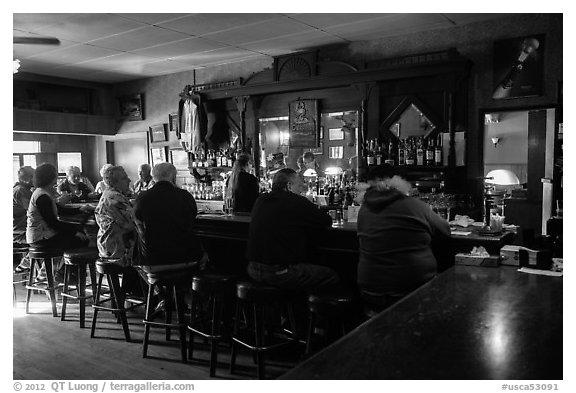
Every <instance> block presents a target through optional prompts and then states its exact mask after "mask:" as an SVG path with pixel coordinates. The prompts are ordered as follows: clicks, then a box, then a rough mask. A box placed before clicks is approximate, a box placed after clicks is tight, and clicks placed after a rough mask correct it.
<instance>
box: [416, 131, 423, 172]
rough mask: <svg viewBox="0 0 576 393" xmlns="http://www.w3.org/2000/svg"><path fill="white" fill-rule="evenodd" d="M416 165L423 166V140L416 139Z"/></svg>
mask: <svg viewBox="0 0 576 393" xmlns="http://www.w3.org/2000/svg"><path fill="white" fill-rule="evenodd" d="M416 165H418V166H423V165H424V138H423V137H420V138H418V140H417V142H416Z"/></svg>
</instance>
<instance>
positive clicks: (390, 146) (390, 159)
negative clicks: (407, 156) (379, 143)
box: [384, 138, 394, 165]
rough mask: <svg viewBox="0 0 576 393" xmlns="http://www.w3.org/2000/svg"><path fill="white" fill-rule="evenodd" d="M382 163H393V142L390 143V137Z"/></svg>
mask: <svg viewBox="0 0 576 393" xmlns="http://www.w3.org/2000/svg"><path fill="white" fill-rule="evenodd" d="M384 163H386V164H388V165H394V143H392V138H390V142H388V155H387V156H386V160H384Z"/></svg>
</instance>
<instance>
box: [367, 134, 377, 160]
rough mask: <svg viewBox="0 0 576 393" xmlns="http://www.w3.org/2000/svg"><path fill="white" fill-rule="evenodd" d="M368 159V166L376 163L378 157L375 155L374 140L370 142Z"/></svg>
mask: <svg viewBox="0 0 576 393" xmlns="http://www.w3.org/2000/svg"><path fill="white" fill-rule="evenodd" d="M366 161H367V162H368V166H371V165H374V164H376V157H375V156H374V140H371V141H369V142H368V149H367V153H366Z"/></svg>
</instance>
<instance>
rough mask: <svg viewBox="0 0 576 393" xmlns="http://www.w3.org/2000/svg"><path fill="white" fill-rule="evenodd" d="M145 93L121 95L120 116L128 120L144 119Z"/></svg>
mask: <svg viewBox="0 0 576 393" xmlns="http://www.w3.org/2000/svg"><path fill="white" fill-rule="evenodd" d="M143 96H144V95H143V94H134V95H130V96H123V97H120V98H119V99H118V100H119V101H120V117H122V118H123V119H126V120H128V121H135V120H144V107H143Z"/></svg>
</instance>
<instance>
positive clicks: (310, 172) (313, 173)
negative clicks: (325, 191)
mask: <svg viewBox="0 0 576 393" xmlns="http://www.w3.org/2000/svg"><path fill="white" fill-rule="evenodd" d="M317 175H318V174H317V173H316V171H315V170H314V169H312V168H308V169H306V170H305V171H304V174H303V176H304V177H314V176H317Z"/></svg>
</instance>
